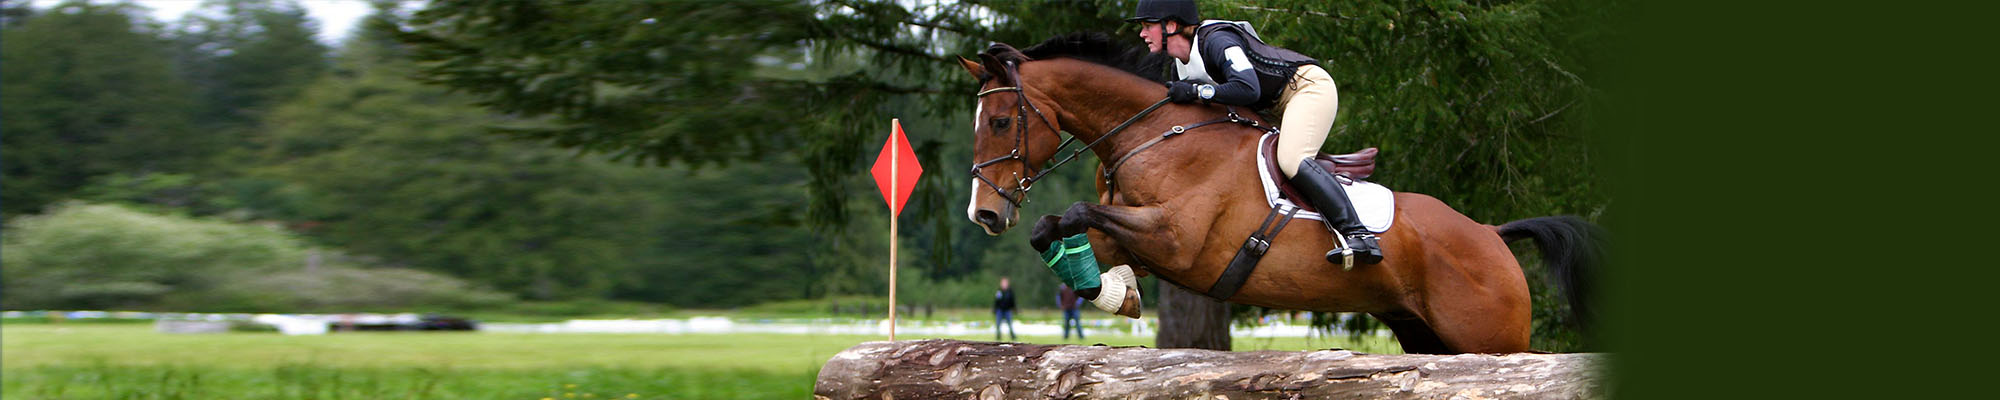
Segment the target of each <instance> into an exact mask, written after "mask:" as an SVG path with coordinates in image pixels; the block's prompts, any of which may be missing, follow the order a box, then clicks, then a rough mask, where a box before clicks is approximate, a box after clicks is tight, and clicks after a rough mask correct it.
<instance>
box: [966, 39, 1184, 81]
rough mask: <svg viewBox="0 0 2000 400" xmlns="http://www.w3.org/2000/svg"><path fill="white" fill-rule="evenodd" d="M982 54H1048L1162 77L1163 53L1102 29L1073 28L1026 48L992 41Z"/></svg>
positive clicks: (1020, 58)
mask: <svg viewBox="0 0 2000 400" xmlns="http://www.w3.org/2000/svg"><path fill="white" fill-rule="evenodd" d="M986 55H989V56H993V57H994V58H996V59H999V60H1000V61H1002V62H1006V61H1012V62H1014V63H1015V64H1021V63H1025V62H1028V61H1034V60H1038V59H1049V58H1058V57H1060V58H1069V59H1074V60H1080V61H1086V62H1090V63H1094V64H1099V65H1103V66H1107V67H1112V68H1117V69H1118V70H1120V71H1125V72H1127V73H1131V74H1133V75H1138V76H1139V77H1142V78H1146V79H1147V80H1151V81H1154V82H1165V81H1166V74H1165V72H1166V70H1165V67H1166V65H1167V64H1166V56H1165V55H1158V54H1152V52H1150V51H1147V49H1146V46H1145V45H1144V44H1135V43H1131V42H1121V41H1117V40H1113V39H1112V38H1111V36H1110V35H1106V34H1104V33H1103V32H1076V33H1070V34H1066V35H1060V36H1056V37H1052V38H1049V40H1044V41H1042V42H1041V43H1039V44H1036V45H1034V46H1028V48H1026V49H1015V48H1014V46H1010V45H1008V44H1006V43H994V44H993V46H992V47H988V48H986Z"/></svg>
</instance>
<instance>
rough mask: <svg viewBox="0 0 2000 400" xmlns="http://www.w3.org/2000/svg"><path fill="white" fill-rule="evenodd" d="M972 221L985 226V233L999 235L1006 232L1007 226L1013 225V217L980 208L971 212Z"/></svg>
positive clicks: (1011, 226)
mask: <svg viewBox="0 0 2000 400" xmlns="http://www.w3.org/2000/svg"><path fill="white" fill-rule="evenodd" d="M972 223H975V224H979V226H980V227H982V228H986V234H987V235H991V236H1000V234H1001V233H1003V232H1007V229H1008V228H1013V227H1014V218H1012V217H1011V216H1002V215H1001V214H1000V212H998V211H993V210H988V209H983V208H982V209H979V210H977V211H974V212H973V213H972Z"/></svg>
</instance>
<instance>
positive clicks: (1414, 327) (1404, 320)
mask: <svg viewBox="0 0 2000 400" xmlns="http://www.w3.org/2000/svg"><path fill="white" fill-rule="evenodd" d="M1368 316H1371V317H1375V320H1376V321H1382V324H1383V325H1388V326H1389V330H1390V331H1393V332H1396V342H1398V343H1401V344H1402V345H1403V352H1404V353H1408V354H1452V353H1453V351H1451V349H1450V348H1449V347H1446V346H1445V345H1444V339H1440V338H1438V335H1437V331H1433V330H1431V326H1430V325H1429V324H1425V323H1424V320H1423V319H1422V318H1417V316H1415V315H1410V314H1405V313H1369V314H1368Z"/></svg>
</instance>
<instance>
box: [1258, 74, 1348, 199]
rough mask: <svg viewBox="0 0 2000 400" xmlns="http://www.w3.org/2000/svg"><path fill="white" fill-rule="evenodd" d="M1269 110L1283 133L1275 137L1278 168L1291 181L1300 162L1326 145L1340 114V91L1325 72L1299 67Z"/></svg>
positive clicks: (1297, 170)
mask: <svg viewBox="0 0 2000 400" xmlns="http://www.w3.org/2000/svg"><path fill="white" fill-rule="evenodd" d="M1272 111H1275V112H1277V114H1278V115H1279V118H1284V120H1282V121H1279V122H1280V123H1281V124H1283V126H1279V127H1278V129H1279V130H1280V131H1282V132H1283V133H1281V134H1279V135H1278V149H1277V157H1278V159H1277V162H1278V169H1279V170H1282V171H1284V172H1285V177H1286V178H1291V177H1292V176H1293V175H1298V174H1299V161H1300V160H1305V159H1306V158H1309V157H1312V156H1313V155H1316V154H1319V148H1320V146H1321V145H1324V144H1326V133H1327V131H1328V130H1331V129H1333V117H1334V114H1335V113H1336V112H1338V111H1340V91H1339V89H1337V88H1335V87H1334V85H1333V77H1332V76H1328V75H1327V74H1326V70H1325V69H1321V68H1320V67H1319V66H1318V65H1301V66H1299V71H1298V72H1297V73H1294V74H1292V81H1291V83H1286V84H1285V91H1284V92H1281V93H1279V94H1278V105H1277V106H1274V107H1272Z"/></svg>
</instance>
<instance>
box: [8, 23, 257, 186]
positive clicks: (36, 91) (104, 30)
mask: <svg viewBox="0 0 2000 400" xmlns="http://www.w3.org/2000/svg"><path fill="white" fill-rule="evenodd" d="M135 13H136V11H134V10H133V8H131V7H129V6H122V5H113V6H98V5H89V4H84V3H80V2H72V3H64V4H62V5H59V6H56V7H54V8H51V9H48V10H44V11H42V12H40V13H36V14H35V15H34V16H33V17H30V18H26V19H25V20H19V19H14V18H15V17H10V19H9V20H8V23H7V25H6V28H5V29H6V30H5V32H4V34H0V36H4V37H5V40H0V59H5V60H6V67H5V68H0V81H4V85H5V90H4V91H0V131H4V132H5V135H0V160H4V161H5V166H4V170H5V181H6V187H7V190H6V191H5V192H4V194H0V205H4V207H5V208H4V209H0V210H4V213H5V215H7V216H10V217H11V216H17V215H21V214H24V213H33V212H35V211H37V210H39V209H41V208H42V207H43V206H44V205H46V204H49V203H51V202H54V201H57V200H60V199H62V198H65V197H68V196H71V195H72V194H74V193H75V192H76V190H78V189H79V188H81V187H83V185H84V184H85V183H87V182H89V181H90V180H91V179H92V178H94V177H97V176H99V175H104V174H108V173H112V172H120V171H124V172H174V171H189V170H192V169H195V168H197V167H198V166H200V165H202V162H203V161H204V160H205V159H206V158H207V157H208V155H209V154H211V153H212V152H213V151H214V149H215V148H216V147H217V146H219V143H217V142H216V141H215V140H213V139H212V138H206V137H201V136H200V135H198V134H197V132H196V131H194V130H193V129H191V126H190V124H189V118H188V116H187V115H186V114H185V113H184V112H183V111H182V110H183V109H185V108H186V107H187V106H189V105H190V104H189V103H188V102H187V101H186V100H185V99H186V98H187V97H188V94H189V89H188V87H187V86H186V85H184V84H183V83H182V82H181V81H180V80H178V79H175V77H174V76H173V75H172V74H171V73H170V71H171V69H170V66H169V63H168V54H167V53H166V52H165V51H163V50H162V49H164V48H165V47H166V46H165V44H166V42H164V41H162V40H160V39H159V38H157V37H156V36H154V34H156V33H157V32H158V31H159V29H160V28H159V27H158V26H157V25H156V24H155V23H153V22H151V21H147V20H145V19H143V18H141V17H137V16H136V15H135ZM20 14H27V13H25V12H24V13H20Z"/></svg>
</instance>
